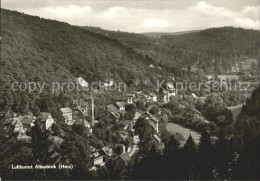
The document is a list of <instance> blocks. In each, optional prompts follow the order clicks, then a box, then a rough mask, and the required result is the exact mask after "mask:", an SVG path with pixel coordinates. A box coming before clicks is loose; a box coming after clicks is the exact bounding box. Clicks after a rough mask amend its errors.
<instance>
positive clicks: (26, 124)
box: [18, 115, 35, 132]
mask: <svg viewBox="0 0 260 181" xmlns="http://www.w3.org/2000/svg"><path fill="white" fill-rule="evenodd" d="M18 119H19V120H20V121H21V123H22V124H23V128H24V130H25V131H27V132H30V131H31V123H32V122H33V120H34V119H35V117H34V116H32V115H24V116H19V117H18Z"/></svg>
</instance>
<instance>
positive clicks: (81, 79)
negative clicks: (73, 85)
mask: <svg viewBox="0 0 260 181" xmlns="http://www.w3.org/2000/svg"><path fill="white" fill-rule="evenodd" d="M77 82H78V84H79V85H80V86H81V87H88V86H89V84H88V82H87V81H85V80H84V79H83V78H82V77H78V78H77Z"/></svg>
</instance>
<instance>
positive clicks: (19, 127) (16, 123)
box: [11, 118, 25, 133]
mask: <svg viewBox="0 0 260 181" xmlns="http://www.w3.org/2000/svg"><path fill="white" fill-rule="evenodd" d="M11 124H12V125H13V126H14V132H15V133H16V132H18V133H19V132H25V130H24V128H23V124H22V122H21V121H20V119H19V118H13V121H12V122H11Z"/></svg>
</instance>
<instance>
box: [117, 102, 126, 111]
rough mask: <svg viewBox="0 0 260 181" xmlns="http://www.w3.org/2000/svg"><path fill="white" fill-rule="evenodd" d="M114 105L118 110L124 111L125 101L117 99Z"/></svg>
mask: <svg viewBox="0 0 260 181" xmlns="http://www.w3.org/2000/svg"><path fill="white" fill-rule="evenodd" d="M115 107H116V108H117V109H118V110H119V111H125V102H123V101H120V102H119V101H117V102H116V104H115Z"/></svg>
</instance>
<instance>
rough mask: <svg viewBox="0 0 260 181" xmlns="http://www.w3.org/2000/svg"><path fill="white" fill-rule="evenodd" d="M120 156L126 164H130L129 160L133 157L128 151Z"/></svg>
mask: <svg viewBox="0 0 260 181" xmlns="http://www.w3.org/2000/svg"><path fill="white" fill-rule="evenodd" d="M119 158H120V160H122V162H123V163H124V164H125V165H128V164H129V162H130V160H131V158H130V156H129V154H128V153H124V154H122V155H120V156H119Z"/></svg>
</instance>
